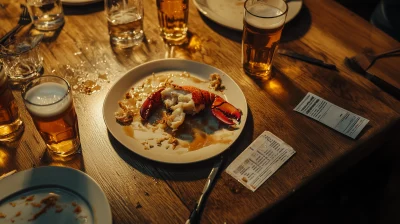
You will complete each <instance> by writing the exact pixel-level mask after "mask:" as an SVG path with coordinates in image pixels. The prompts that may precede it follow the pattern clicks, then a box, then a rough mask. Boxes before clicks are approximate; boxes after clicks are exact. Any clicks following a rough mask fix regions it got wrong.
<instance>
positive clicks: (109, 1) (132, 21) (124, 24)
mask: <svg viewBox="0 0 400 224" xmlns="http://www.w3.org/2000/svg"><path fill="white" fill-rule="evenodd" d="M104 4H105V7H104V8H105V11H106V17H107V22H108V33H109V35H110V42H111V44H113V45H114V46H116V47H120V48H128V47H132V46H135V45H139V44H140V43H141V42H142V40H143V37H144V35H143V2H142V0H129V1H128V0H105V1H104Z"/></svg>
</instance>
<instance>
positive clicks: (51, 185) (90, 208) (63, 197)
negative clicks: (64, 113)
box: [0, 166, 112, 224]
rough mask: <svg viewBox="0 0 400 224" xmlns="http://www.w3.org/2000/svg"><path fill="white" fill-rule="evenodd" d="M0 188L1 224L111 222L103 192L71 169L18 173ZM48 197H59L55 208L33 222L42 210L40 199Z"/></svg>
mask: <svg viewBox="0 0 400 224" xmlns="http://www.w3.org/2000/svg"><path fill="white" fill-rule="evenodd" d="M0 189H1V190H0V213H2V214H0V216H1V215H4V216H5V217H4V218H0V223H4V224H6V223H7V224H8V223H10V224H21V223H30V224H48V223H59V224H67V223H68V224H75V223H76V224H78V223H85V224H93V223H96V224H111V223H112V218H111V210H110V206H109V204H108V200H107V198H106V196H105V194H104V192H103V191H102V190H101V188H100V187H99V186H98V184H97V183H96V182H95V181H94V180H93V179H92V178H91V177H89V176H88V175H87V174H85V173H83V172H81V171H78V170H75V169H72V168H66V167H55V166H46V167H38V168H33V169H30V170H25V171H21V172H18V173H16V174H13V175H11V176H8V177H6V178H4V179H2V180H0ZM51 194H56V195H58V201H57V203H56V205H55V206H52V207H49V208H48V209H47V211H46V212H45V213H43V214H41V215H39V216H38V217H37V218H35V219H34V217H35V214H38V213H39V212H40V210H41V209H44V207H45V205H44V204H43V203H40V202H41V200H42V199H44V198H46V197H48V196H49V195H51ZM39 205H40V207H39ZM30 219H34V220H30Z"/></svg>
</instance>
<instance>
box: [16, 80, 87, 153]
mask: <svg viewBox="0 0 400 224" xmlns="http://www.w3.org/2000/svg"><path fill="white" fill-rule="evenodd" d="M22 97H23V98H24V102H25V107H26V109H27V110H28V112H29V114H30V115H31V117H32V120H33V122H34V123H35V126H36V128H37V130H38V131H39V133H40V135H41V136H42V138H43V140H44V141H45V143H46V145H47V148H48V149H49V152H50V153H51V154H53V155H58V156H61V157H66V156H69V155H72V154H75V153H77V152H78V151H79V149H80V140H79V130H78V118H77V116H76V112H75V107H74V104H73V102H72V93H71V87H70V85H69V83H68V82H67V81H66V80H64V79H62V78H60V77H57V76H43V77H40V78H36V79H34V80H32V81H31V82H30V83H28V84H27V85H26V86H25V87H24V88H23V90H22Z"/></svg>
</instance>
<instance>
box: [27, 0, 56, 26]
mask: <svg viewBox="0 0 400 224" xmlns="http://www.w3.org/2000/svg"><path fill="white" fill-rule="evenodd" d="M26 2H27V5H28V7H29V9H30V12H31V17H32V20H33V24H34V25H35V28H36V29H38V30H43V31H50V30H56V29H58V28H59V27H60V26H62V25H63V24H64V12H63V8H62V5H61V0H27V1H26Z"/></svg>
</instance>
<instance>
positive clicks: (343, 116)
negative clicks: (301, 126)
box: [294, 93, 369, 139]
mask: <svg viewBox="0 0 400 224" xmlns="http://www.w3.org/2000/svg"><path fill="white" fill-rule="evenodd" d="M294 110H295V111H297V112H299V113H302V114H304V115H306V116H308V117H311V118H313V119H315V120H317V121H319V122H321V123H323V124H325V125H326V126H328V127H331V128H333V129H335V130H336V131H338V132H340V133H342V134H344V135H347V136H349V137H351V138H353V139H355V138H356V137H357V135H358V134H359V133H360V132H361V130H362V129H363V128H364V127H365V125H367V123H368V122H369V120H368V119H365V118H364V117H361V116H359V115H357V114H354V113H352V112H350V111H348V110H345V109H343V108H341V107H338V106H336V105H335V104H332V103H330V102H328V101H326V100H324V99H322V98H321V97H319V96H317V95H314V94H312V93H307V95H306V96H305V97H304V98H303V100H302V101H301V102H300V103H299V104H298V105H297V106H296V107H295V108H294Z"/></svg>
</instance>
